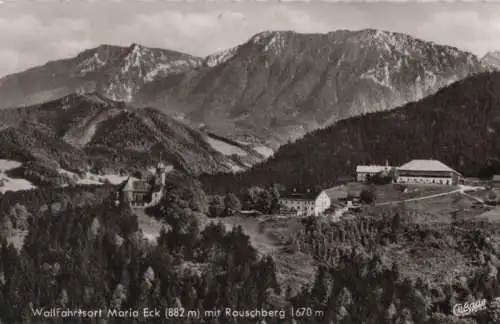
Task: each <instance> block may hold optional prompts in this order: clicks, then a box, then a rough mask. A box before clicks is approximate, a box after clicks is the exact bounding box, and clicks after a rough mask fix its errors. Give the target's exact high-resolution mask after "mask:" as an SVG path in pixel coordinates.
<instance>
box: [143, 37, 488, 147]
mask: <svg viewBox="0 0 500 324" xmlns="http://www.w3.org/2000/svg"><path fill="white" fill-rule="evenodd" d="M483 70H485V66H484V65H483V64H482V63H481V62H479V60H478V59H477V57H475V56H474V55H473V54H471V53H467V52H463V51H460V50H458V49H456V48H453V47H448V46H442V45H438V44H434V43H430V42H426V41H423V40H419V39H416V38H413V37H410V36H408V35H404V34H398V33H391V32H386V31H378V30H372V29H368V30H361V31H347V30H341V31H336V32H332V33H328V34H298V33H294V32H288V31H286V32H264V33H261V34H258V35H256V36H254V37H252V38H251V39H250V40H249V41H248V42H246V43H244V44H242V45H240V46H238V47H235V48H232V49H230V50H227V51H224V52H221V53H217V54H214V55H211V56H209V57H207V58H206V59H205V61H204V66H203V67H201V68H198V69H196V70H192V71H189V72H187V73H185V74H183V75H175V76H174V75H170V76H168V77H166V78H160V79H157V80H156V81H153V82H151V83H149V84H147V85H145V87H144V88H143V89H142V90H141V92H140V93H139V95H138V100H139V101H140V102H141V103H143V104H149V105H155V106H157V107H163V108H164V109H170V110H175V111H177V112H182V113H183V114H184V117H185V119H187V120H190V121H197V122H199V123H203V124H204V125H206V126H207V127H208V128H210V129H212V130H213V131H215V132H217V133H219V134H223V135H224V136H230V137H234V138H238V139H241V140H257V141H262V140H263V141H265V142H268V143H269V142H271V143H273V144H275V145H279V144H282V143H284V142H286V141H288V140H293V139H295V138H297V137H299V136H301V135H303V134H304V133H306V132H308V131H311V130H314V129H317V128H320V127H324V126H327V125H330V124H332V123H334V122H336V121H338V120H341V119H344V118H348V117H351V116H356V115H361V114H366V113H370V112H375V111H382V110H387V109H391V108H394V107H397V106H398V105H401V104H404V103H406V102H408V101H415V100H418V99H420V98H422V97H424V96H427V95H429V94H432V93H434V92H435V91H436V90H438V89H440V88H442V87H444V86H446V85H448V84H450V83H451V82H454V81H456V80H459V79H462V78H464V77H466V76H468V75H471V74H475V73H477V72H480V71H483Z"/></svg>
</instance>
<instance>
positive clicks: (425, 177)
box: [395, 160, 462, 186]
mask: <svg viewBox="0 0 500 324" xmlns="http://www.w3.org/2000/svg"><path fill="white" fill-rule="evenodd" d="M395 175H396V177H395V178H396V182H397V183H400V184H434V185H449V186H452V185H457V184H458V183H459V182H460V179H461V178H462V175H461V174H460V173H459V172H457V171H455V170H453V169H452V168H450V167H449V166H447V165H446V164H444V163H442V162H440V161H438V160H412V161H410V162H408V163H406V164H404V165H402V166H400V167H399V168H396V172H395Z"/></svg>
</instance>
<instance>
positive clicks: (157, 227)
mask: <svg viewBox="0 0 500 324" xmlns="http://www.w3.org/2000/svg"><path fill="white" fill-rule="evenodd" d="M132 211H133V213H134V214H135V215H136V216H137V222H138V224H139V229H140V230H141V231H142V235H144V237H145V238H146V239H147V240H148V241H150V242H156V239H157V238H158V237H159V236H160V233H161V230H162V228H165V229H166V230H168V229H169V226H168V225H167V224H164V223H162V222H160V221H158V220H156V219H155V218H154V217H151V216H149V215H148V214H146V213H145V212H144V209H141V208H132Z"/></svg>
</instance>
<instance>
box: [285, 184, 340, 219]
mask: <svg viewBox="0 0 500 324" xmlns="http://www.w3.org/2000/svg"><path fill="white" fill-rule="evenodd" d="M347 196H348V192H347V190H346V188H345V187H344V186H337V187H333V188H329V189H325V190H323V191H321V192H320V193H317V192H312V191H309V192H306V193H303V194H302V193H297V192H293V193H291V194H287V195H285V196H283V197H282V198H280V204H281V205H282V206H285V207H286V208H287V209H288V210H290V211H292V212H293V213H294V214H296V215H297V216H320V215H323V214H324V213H325V211H326V210H328V209H329V208H331V207H332V206H334V204H335V203H336V202H338V201H339V200H341V199H345V198H347Z"/></svg>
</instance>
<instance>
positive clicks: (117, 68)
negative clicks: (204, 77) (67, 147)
mask: <svg viewBox="0 0 500 324" xmlns="http://www.w3.org/2000/svg"><path fill="white" fill-rule="evenodd" d="M201 61H202V60H201V59H199V58H196V57H193V56H190V55H187V54H183V53H179V52H174V51H169V50H163V49H156V48H147V47H143V46H140V45H138V44H132V45H131V46H129V47H119V46H111V45H101V46H99V47H97V48H93V49H89V50H86V51H84V52H82V53H80V54H79V55H77V56H76V57H73V58H69V59H65V60H58V61H52V62H48V63H47V64H45V65H43V66H39V67H35V68H32V69H29V70H27V71H24V72H21V73H17V74H12V75H9V76H6V77H4V78H2V79H0V98H2V100H1V102H0V109H2V108H14V107H19V106H27V105H35V104H38V103H41V102H45V101H51V100H55V99H58V98H60V97H63V96H66V95H70V94H72V93H75V92H77V93H92V92H98V93H99V94H101V95H104V96H106V97H108V98H110V99H112V100H118V101H130V100H131V99H132V98H133V96H134V95H135V93H136V92H137V91H138V89H140V88H141V87H142V86H143V85H144V84H145V83H147V82H151V81H153V80H155V79H156V78H161V77H165V76H167V75H169V74H170V73H179V72H183V71H186V70H189V69H191V68H193V67H196V66H198V65H199V64H200V63H201Z"/></svg>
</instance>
